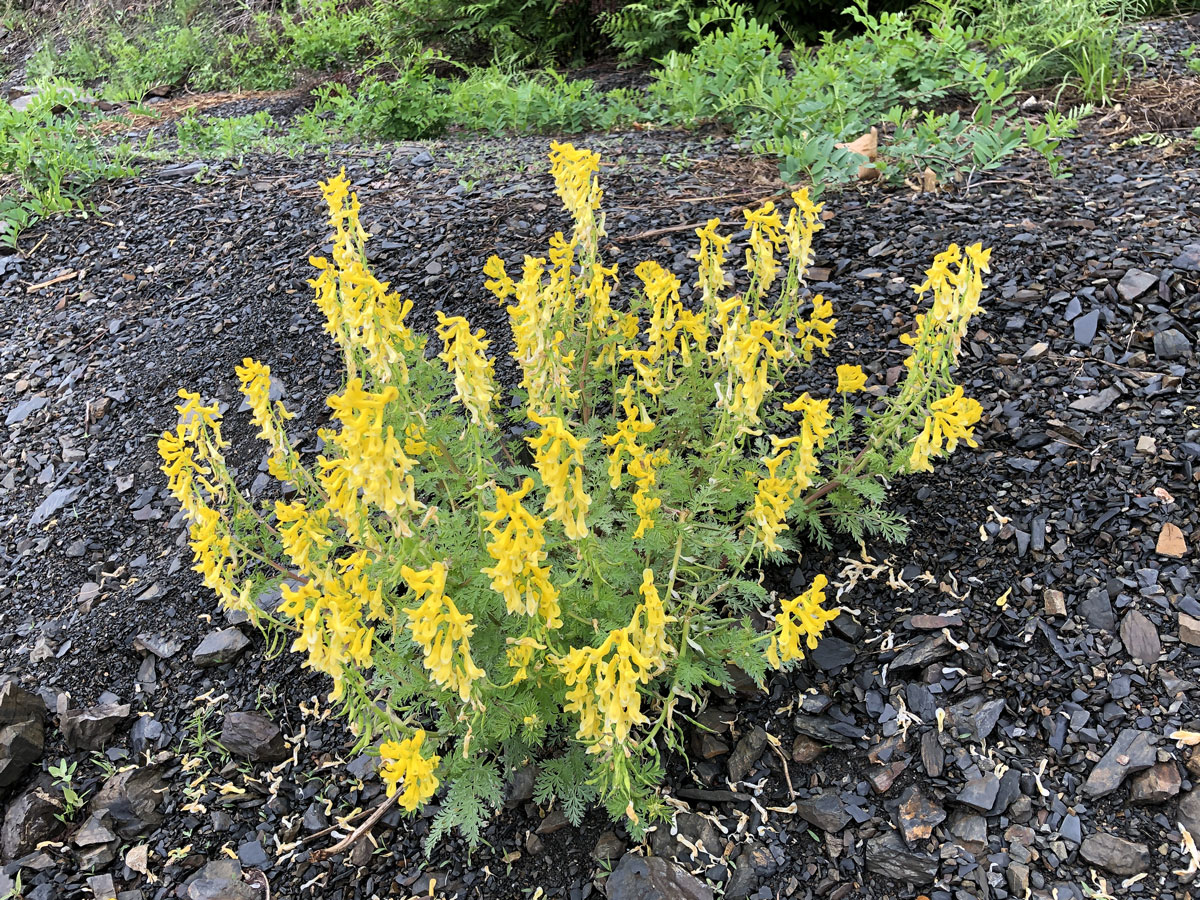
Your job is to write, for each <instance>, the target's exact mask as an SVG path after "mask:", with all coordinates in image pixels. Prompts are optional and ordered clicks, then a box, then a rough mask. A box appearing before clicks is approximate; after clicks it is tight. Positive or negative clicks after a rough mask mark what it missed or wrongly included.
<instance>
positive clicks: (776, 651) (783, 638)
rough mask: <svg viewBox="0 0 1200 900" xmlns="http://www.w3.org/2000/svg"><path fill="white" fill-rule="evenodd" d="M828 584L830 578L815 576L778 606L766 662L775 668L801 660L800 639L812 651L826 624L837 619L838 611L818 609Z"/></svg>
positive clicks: (822, 601)
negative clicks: (798, 593)
mask: <svg viewBox="0 0 1200 900" xmlns="http://www.w3.org/2000/svg"><path fill="white" fill-rule="evenodd" d="M828 584H829V579H827V578H826V577H825V576H824V575H818V576H817V577H816V578H814V579H813V583H812V585H811V586H810V587H809V589H808V590H807V591H805V592H804V593H803V594H800V595H799V596H797V597H794V598H792V599H791V600H784V601H783V603H782V604H781V607H782V609H781V611H780V612H779V613H778V614H777V615H776V616H775V625H776V630H775V633H774V634H772V635H771V644H770V646H769V647H768V648H767V659H768V661H769V662H770V663H771V665H772V666H774V667H775V668H776V669H778V668H780V667H781V666H782V665H783V664H784V663H788V662H791V661H792V660H794V659H803V658H804V651H803V650H802V649H801V647H800V639H801V638H802V637H803V638H804V639H805V644H806V646H807V647H808V649H809V650H813V649H815V648H816V646H817V640H818V638H819V637H820V636H821V632H822V631H824V630H825V625H826V624H827V623H829V622H832V621H833V620H834V619H836V618H837V617H838V613H839V612H841V610H840V609H838V608H836V607H835V608H834V609H830V610H826V609H823V608H822V607H821V604H822V603H824V602H825V588H826V586H827V585H828Z"/></svg>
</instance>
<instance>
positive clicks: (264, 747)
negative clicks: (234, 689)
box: [221, 712, 288, 762]
mask: <svg viewBox="0 0 1200 900" xmlns="http://www.w3.org/2000/svg"><path fill="white" fill-rule="evenodd" d="M221 745H222V746H224V747H225V749H226V750H228V751H229V752H230V753H232V754H233V755H234V756H240V757H242V758H243V759H248V760H250V761H251V762H260V761H261V762H280V761H281V760H284V759H287V757H288V746H287V744H286V743H285V742H284V740H283V733H282V732H280V730H279V726H278V725H276V724H275V723H274V722H272V721H271V720H270V719H268V718H267V717H266V716H264V715H261V714H260V713H256V712H232V713H230V714H229V715H227V716H226V717H225V722H224V724H223V725H222V726H221Z"/></svg>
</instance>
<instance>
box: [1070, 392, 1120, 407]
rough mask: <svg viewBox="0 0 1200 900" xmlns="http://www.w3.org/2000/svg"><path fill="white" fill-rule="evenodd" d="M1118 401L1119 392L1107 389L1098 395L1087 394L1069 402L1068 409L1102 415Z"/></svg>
mask: <svg viewBox="0 0 1200 900" xmlns="http://www.w3.org/2000/svg"><path fill="white" fill-rule="evenodd" d="M1120 399H1121V392H1120V390H1118V389H1117V388H1115V387H1107V388H1105V389H1104V390H1102V391H1101V392H1100V393H1098V394H1089V395H1088V396H1086V397H1080V398H1079V399H1078V400H1073V401H1071V403H1070V408H1071V409H1073V410H1076V411H1077V412H1087V413H1102V412H1104V411H1105V410H1106V409H1108V408H1109V407H1110V406H1112V405H1113V404H1114V403H1116V402H1117V401H1118V400H1120Z"/></svg>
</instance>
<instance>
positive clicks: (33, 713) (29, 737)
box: [0, 681, 45, 788]
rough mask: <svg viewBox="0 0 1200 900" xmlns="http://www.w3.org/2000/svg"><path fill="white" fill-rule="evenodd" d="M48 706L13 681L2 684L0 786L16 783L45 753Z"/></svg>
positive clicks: (0, 692)
mask: <svg viewBox="0 0 1200 900" xmlns="http://www.w3.org/2000/svg"><path fill="white" fill-rule="evenodd" d="M44 711H45V706H44V705H43V704H42V700H41V698H40V697H38V695H37V694H34V693H31V692H30V691H27V690H25V689H24V688H22V687H19V686H18V685H17V684H15V683H14V682H11V681H8V682H5V683H4V684H3V685H2V686H0V788H3V787H8V786H9V785H11V784H15V783H16V782H17V781H18V780H19V779H20V778H21V776H22V775H23V774H25V770H26V769H28V768H29V767H30V766H31V765H33V763H35V762H37V761H38V760H39V759H41V757H42V750H43V748H44V746H45V730H44V727H43V725H42V714H43V713H44Z"/></svg>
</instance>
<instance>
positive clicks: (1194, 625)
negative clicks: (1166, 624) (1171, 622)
mask: <svg viewBox="0 0 1200 900" xmlns="http://www.w3.org/2000/svg"><path fill="white" fill-rule="evenodd" d="M1179 640H1181V641H1183V643H1185V644H1191V645H1192V646H1193V647H1200V619H1196V618H1193V617H1192V616H1189V615H1188V614H1187V613H1180V614H1179Z"/></svg>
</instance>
